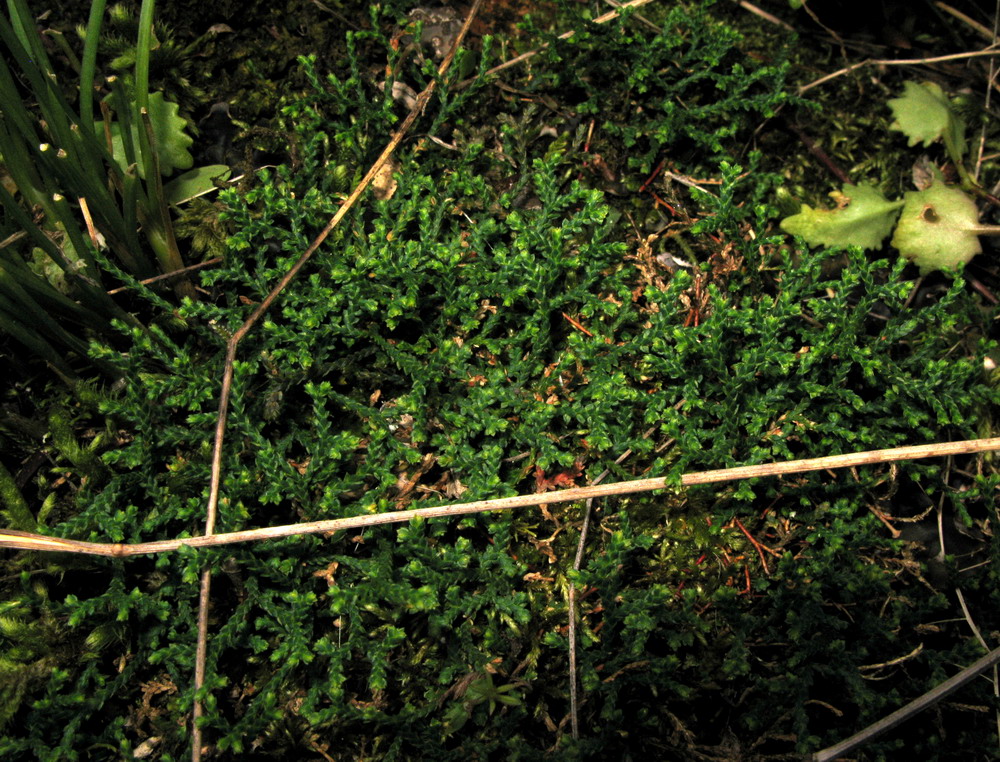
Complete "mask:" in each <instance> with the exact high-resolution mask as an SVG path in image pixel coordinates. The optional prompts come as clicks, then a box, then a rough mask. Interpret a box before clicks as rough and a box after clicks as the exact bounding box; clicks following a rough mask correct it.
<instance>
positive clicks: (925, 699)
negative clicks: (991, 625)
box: [812, 648, 1000, 762]
mask: <svg viewBox="0 0 1000 762" xmlns="http://www.w3.org/2000/svg"><path fill="white" fill-rule="evenodd" d="M997 662H1000V648H997V649H996V650H995V651H990V652H989V653H988V654H986V656H984V657H983V658H982V659H980V660H979V661H977V662H976V663H975V664H973V665H972V666H969V667H966V668H965V669H963V670H962V671H961V672H959V673H958V674H957V675H955V676H953V677H950V678H949V679H947V680H945V681H944V682H943V683H941V684H940V685H938V686H937V687H936V688H932V689H931V690H929V691H927V693H925V694H924V695H923V696H921V697H920V698H918V699H915V700H913V701H911V702H910V703H909V704H907V705H906V706H904V707H903V708H902V709H898V710H896V711H895V712H893V713H892V714H890V715H889V716H888V717H883V718H882V719H881V720H879V721H878V722H875V723H873V724H871V725H869V726H868V727H867V728H865V729H864V730H862V731H861V732H860V733H855V734H854V735H853V736H851V737H850V738H848V739H847V740H845V741H841V742H840V743H838V744H835V745H834V746H830V747H828V748H826V749H823V750H822V751H818V752H816V753H815V754H813V756H812V759H813V762H830V760H834V759H838V758H839V757H842V756H844V755H845V754H847V753H849V752H851V751H853V750H854V749H856V748H858V747H859V746H862V745H864V744H866V743H868V742H869V741H870V740H872V739H873V738H875V736H877V735H880V734H882V733H884V732H885V731H887V730H891V729H892V728H894V727H896V726H897V725H899V724H900V723H901V722H904V721H905V720H908V719H909V718H910V717H912V716H913V715H915V714H917V713H918V712H922V711H923V710H924V709H926V708H927V707H929V706H933V705H934V704H936V703H937V702H938V701H940V700H941V699H943V698H945V697H946V696H948V695H949V694H951V693H953V692H954V691H956V690H958V689H959V688H961V687H962V686H963V685H965V684H966V683H967V682H969V681H970V680H972V679H973V678H975V677H976V676H977V675H978V674H979V673H980V672H982V671H983V670H984V669H988V668H989V667H992V666H993V665H994V664H996V663H997Z"/></svg>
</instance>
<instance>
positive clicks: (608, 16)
mask: <svg viewBox="0 0 1000 762" xmlns="http://www.w3.org/2000/svg"><path fill="white" fill-rule="evenodd" d="M651 2H653V0H631V2H628V3H622V4H621V5H619V6H618V7H617V8H615V9H614V10H613V11H608V12H607V13H605V14H603V15H601V16H598V17H597V18H596V19H594V20H593V22H592V23H594V24H606V23H607V22H609V21H611V20H612V19H616V18H618V17H619V16H620V15H621V12H622V11H623V10H626V9H628V8H638V7H639V6H641V5H648V4H649V3H651ZM574 34H576V30H575V29H570V30H569V31H568V32H563V33H562V34H561V35H559V36H558V37H557V38H556V39H557V40H568V39H569V38H570V37H572V36H573V35H574ZM546 48H548V45H547V44H546V45H542V46H540V47H537V48H535V49H534V50H529V51H527V52H526V53H522V54H521V55H519V56H515V57H514V58H512V59H510V60H509V61H504V62H503V63H502V64H499V65H498V66H494V67H493V68H492V69H487V71H486V76H487V77H488V76H490V75H492V74H499V73H500V72H502V71H504V70H505V69H510V68H511V67H513V66H517V65H518V64H521V63H524V62H525V61H527V60H529V59H531V58H534V57H535V56H537V55H538V54H539V53H541V52H542V51H543V50H545V49H546ZM475 81H476V78H475V77H469V78H468V79H466V80H463V81H462V82H460V83H459V84H458V88H463V87H468V86H469V85H471V84H472V83H473V82H475Z"/></svg>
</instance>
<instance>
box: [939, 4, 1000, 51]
mask: <svg viewBox="0 0 1000 762" xmlns="http://www.w3.org/2000/svg"><path fill="white" fill-rule="evenodd" d="M934 5H936V6H937V7H938V8H940V9H941V10H942V11H944V12H945V13H950V14H951V15H952V16H954V17H955V18H957V19H958V20H959V21H961V22H962V23H964V24H967V25H968V26H970V27H972V28H973V29H974V30H976V31H977V32H978V33H979V34H980V35H982V36H983V37H985V38H986V40H987V42H993V41H994V39H995V36H994V34H993V32H991V31H990V30H989V29H987V28H986V27H985V26H983V25H982V24H980V23H979V22H978V21H975V20H973V19H972V18H970V17H969V16H966V15H965V14H964V13H962V12H961V11H960V10H958V9H956V8H952V7H951V6H950V5H948V4H947V3H942V2H937V3H934Z"/></svg>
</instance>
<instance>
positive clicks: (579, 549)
mask: <svg viewBox="0 0 1000 762" xmlns="http://www.w3.org/2000/svg"><path fill="white" fill-rule="evenodd" d="M654 431H656V427H655V426H654V427H652V428H650V429H648V430H647V431H646V433H645V434H643V435H642V438H643V439H649V438H650V437H651V436H653V432H654ZM631 454H632V448H631V447H630V448H628V449H627V450H625V452H623V453H622V454H621V455H619V456H618V458H617V459H616V460H615V465H616V466H617V465H619V464H620V463H622V462H623V461H624V460H625V459H626V458H628V457H629V456H630V455H631ZM609 473H611V469H610V468H605V469H604V470H603V471H602V472H601V473H600V475H599V476H598V477H597V478H596V479H594V481H593V482H591V486H592V487H594V486H597V485H598V484H600V483H601V482H603V481H604V478H605V477H606V476H607V475H608V474H609ZM593 507H594V498H592V497H591V498H588V499H587V507H586V508H585V509H584V512H583V524H582V525H581V526H580V539H579V540H577V543H576V557H575V558H574V559H573V571H580V567H581V566H583V551H584V549H585V548H586V546H587V531H588V530H589V529H590V514H591V511H592V509H593ZM569 716H570V729H571V732H572V734H573V739H574V740H577V739H579V738H580V719H579V706H578V703H577V679H576V584H575V583H574V582H573V580H572V579H571V580H570V581H569Z"/></svg>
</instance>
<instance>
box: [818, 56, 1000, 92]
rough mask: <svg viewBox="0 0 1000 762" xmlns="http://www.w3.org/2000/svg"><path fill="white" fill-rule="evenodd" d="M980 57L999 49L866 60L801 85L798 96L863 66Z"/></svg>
mask: <svg viewBox="0 0 1000 762" xmlns="http://www.w3.org/2000/svg"><path fill="white" fill-rule="evenodd" d="M982 56H1000V47H994V46H990V47H988V48H984V49H983V50H973V51H971V52H969V53H953V54H951V55H947V56H933V57H931V58H900V59H892V58H866V59H865V60H864V61H858V62H857V63H854V64H851V65H850V66H846V67H844V68H843V69H838V70H837V71H835V72H831V73H830V74H827V75H825V76H823V77H820V78H819V79H817V80H814V81H813V82H810V83H809V84H808V85H802V87H800V88H799V95H802V93H804V92H806V91H807V90H811V89H812V88H814V87H816V86H817V85H822V84H824V83H825V82H829V81H830V80H831V79H836V78H837V77H842V76H844V75H845V74H850V73H851V72H852V71H855V70H857V69H860V68H862V67H863V66H920V65H922V64H930V63H942V62H944V61H960V60H962V59H965V58H980V57H982Z"/></svg>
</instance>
